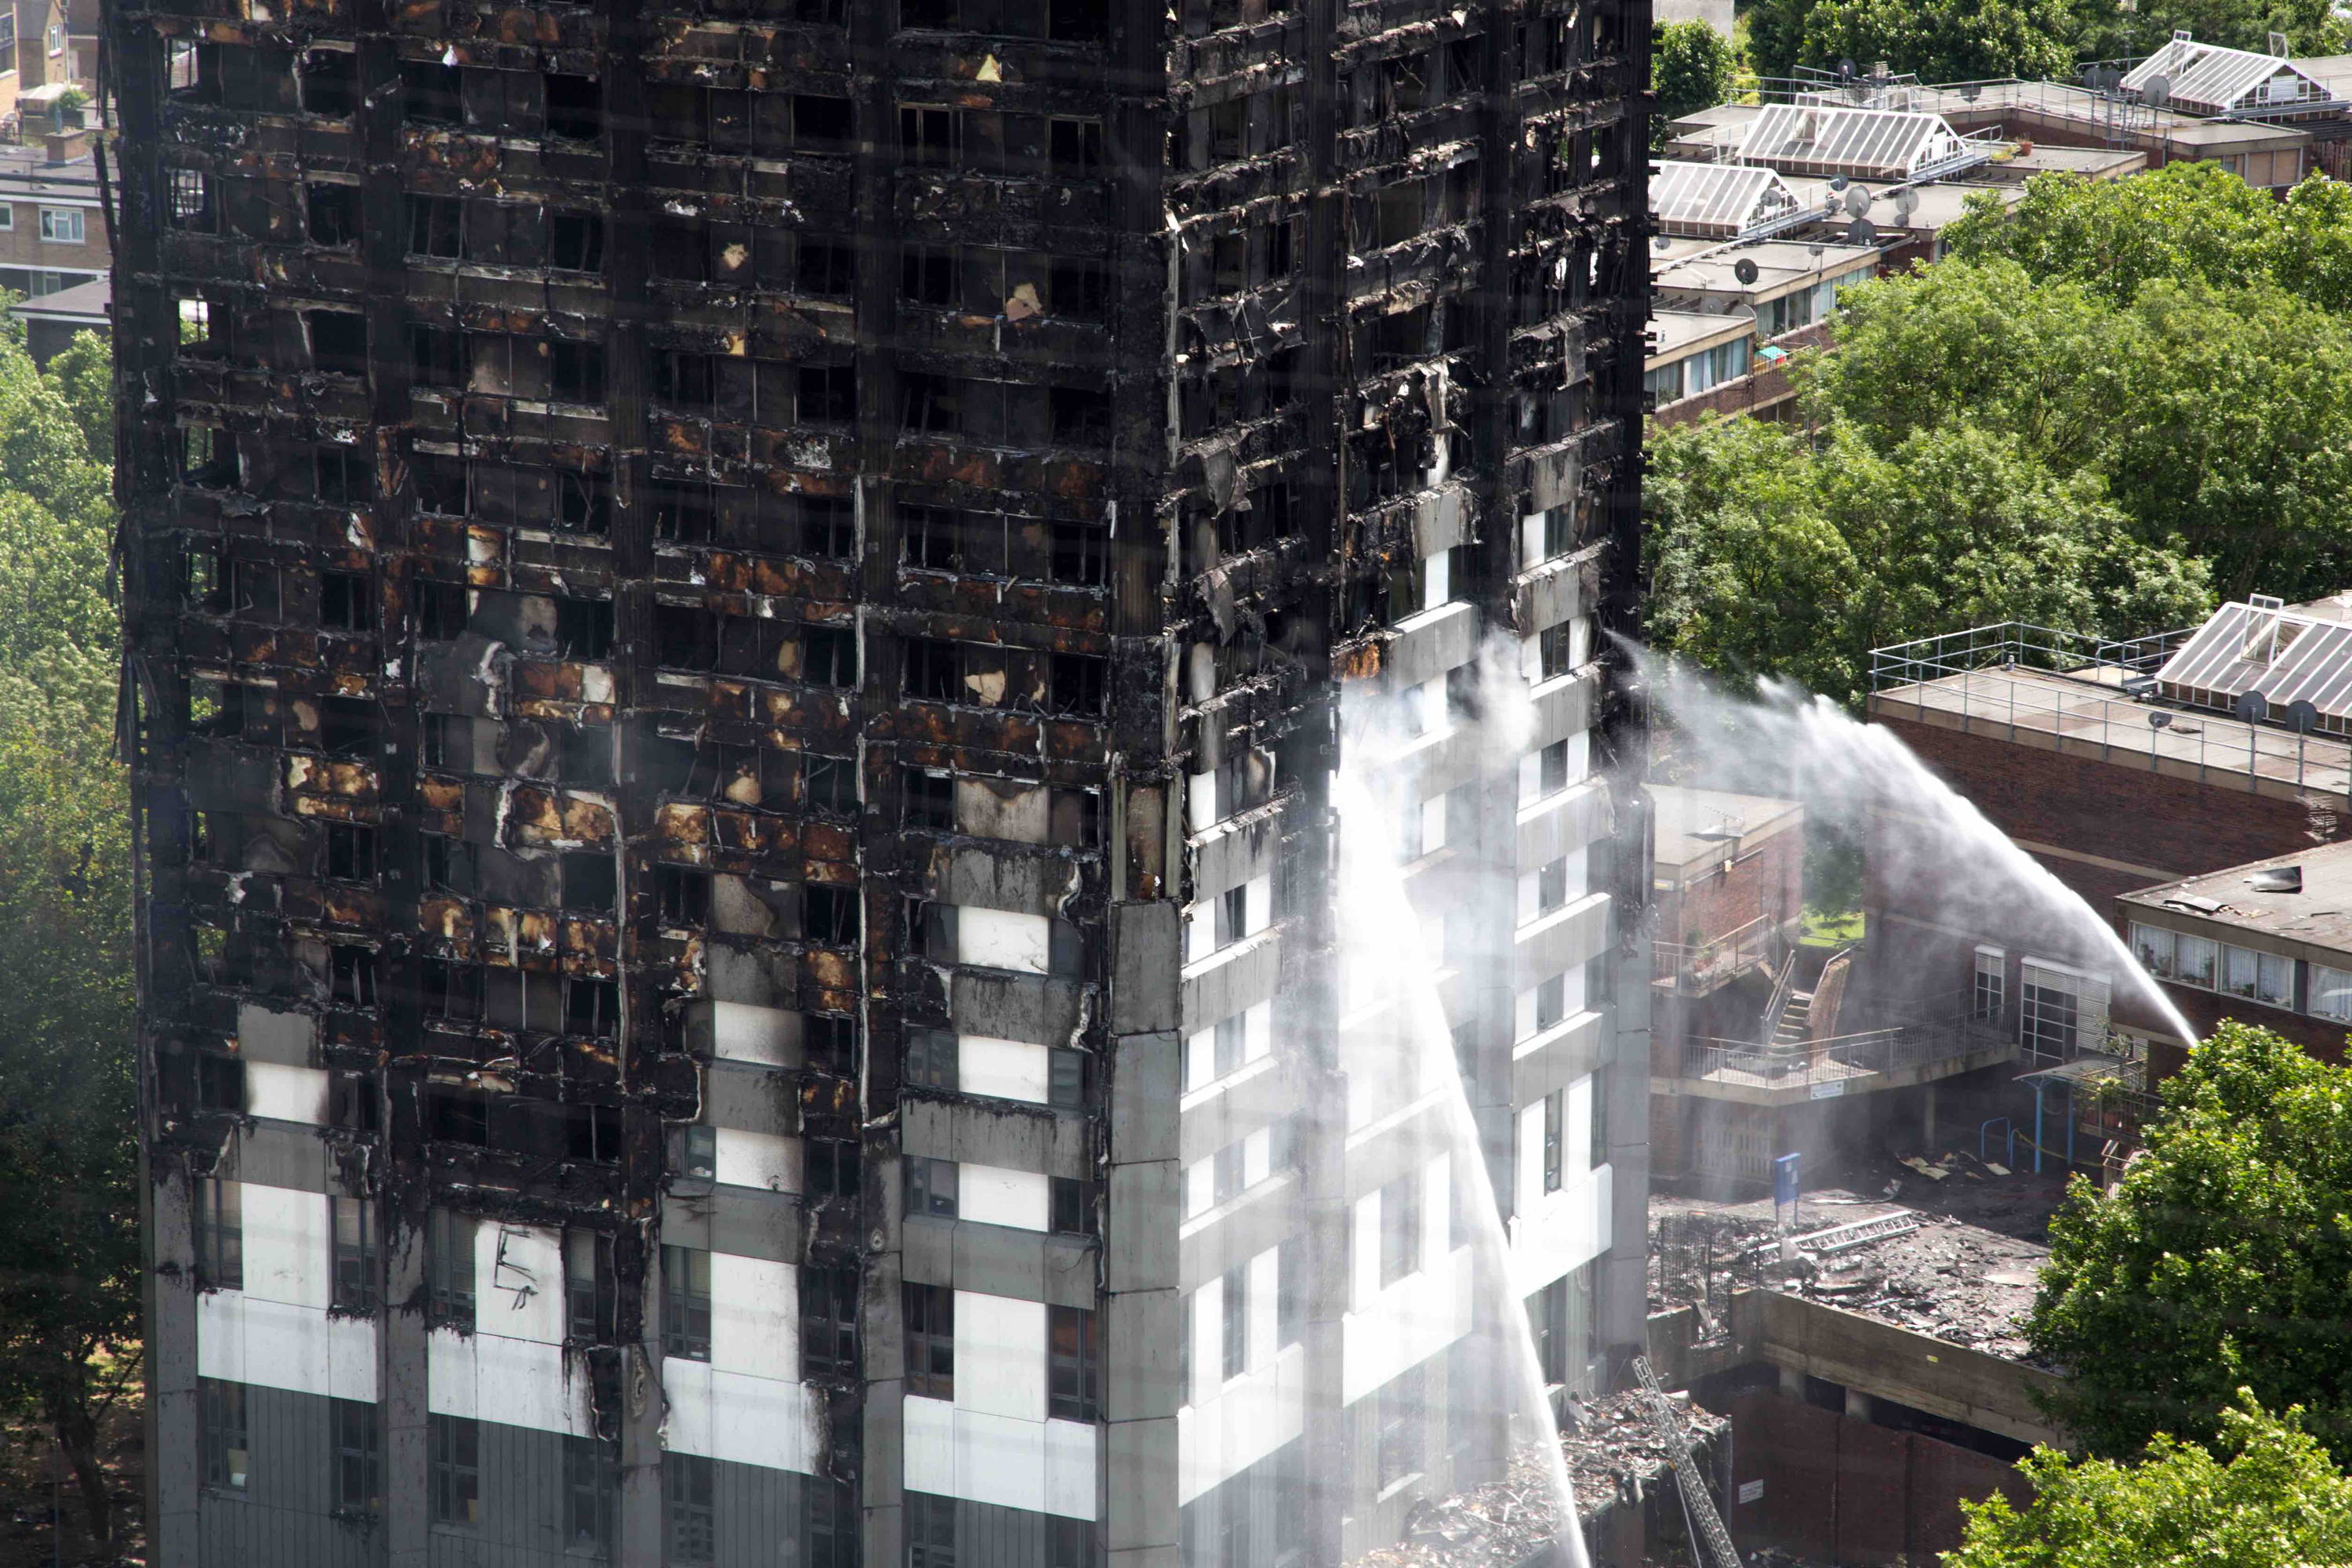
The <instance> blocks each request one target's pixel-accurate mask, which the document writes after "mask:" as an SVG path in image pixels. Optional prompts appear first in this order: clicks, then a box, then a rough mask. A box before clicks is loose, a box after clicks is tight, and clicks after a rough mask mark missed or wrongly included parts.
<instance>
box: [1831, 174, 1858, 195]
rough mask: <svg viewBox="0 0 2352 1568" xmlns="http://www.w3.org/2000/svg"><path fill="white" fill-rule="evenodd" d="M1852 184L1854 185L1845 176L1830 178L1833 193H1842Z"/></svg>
mask: <svg viewBox="0 0 2352 1568" xmlns="http://www.w3.org/2000/svg"><path fill="white" fill-rule="evenodd" d="M1850 184H1853V181H1852V180H1849V179H1847V178H1846V177H1845V176H1844V175H1843V174H1832V175H1831V176H1830V189H1832V190H1833V191H1842V190H1843V189H1845V188H1846V187H1847V186H1848V185H1850Z"/></svg>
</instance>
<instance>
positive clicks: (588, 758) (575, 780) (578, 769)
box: [556, 724, 614, 859]
mask: <svg viewBox="0 0 2352 1568" xmlns="http://www.w3.org/2000/svg"><path fill="white" fill-rule="evenodd" d="M557 739H558V742H560V743H559V746H558V749H557V757H556V776H557V777H558V778H559V779H560V780H562V783H564V784H567V785H569V786H570V787H572V788H573V789H605V788H609V787H610V786H611V785H612V783H613V778H614V774H613V731H612V730H611V729H610V728H609V727H606V726H604V725H597V724H566V725H563V726H562V728H561V729H560V730H558V731H557ZM598 858H600V859H603V858H605V857H602V856H600V857H598Z"/></svg>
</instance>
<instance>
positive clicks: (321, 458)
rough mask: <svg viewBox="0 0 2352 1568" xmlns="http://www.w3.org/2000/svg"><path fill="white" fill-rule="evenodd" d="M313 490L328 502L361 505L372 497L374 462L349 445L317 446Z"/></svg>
mask: <svg viewBox="0 0 2352 1568" xmlns="http://www.w3.org/2000/svg"><path fill="white" fill-rule="evenodd" d="M314 481H315V485H316V490H315V493H316V495H317V496H318V499H319V500H320V501H321V502H323V503H325V504H327V505H329V506H363V505H365V504H366V503H367V502H368V501H370V500H373V499H375V464H374V463H373V462H372V461H370V460H369V458H368V457H367V455H366V454H365V453H363V452H360V451H356V450H354V449H353V448H352V447H319V448H318V449H317V453H316V468H315V472H314Z"/></svg>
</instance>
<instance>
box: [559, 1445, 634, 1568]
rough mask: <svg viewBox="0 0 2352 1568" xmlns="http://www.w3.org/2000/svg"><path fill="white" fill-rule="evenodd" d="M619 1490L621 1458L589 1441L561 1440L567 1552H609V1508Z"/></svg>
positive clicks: (604, 1553) (610, 1518)
mask: <svg viewBox="0 0 2352 1568" xmlns="http://www.w3.org/2000/svg"><path fill="white" fill-rule="evenodd" d="M620 1490H621V1457H620V1455H619V1454H618V1453H617V1452H616V1451H615V1450H614V1446H613V1445H611V1444H608V1443H604V1442H600V1441H598V1440H597V1439H596V1438H593V1437H575V1436H567V1437H565V1438H564V1439H563V1534H564V1544H565V1547H566V1549H567V1550H569V1551H572V1552H587V1553H590V1554H592V1555H594V1556H599V1557H602V1556H604V1555H606V1554H608V1553H610V1552H611V1551H612V1550H613V1504H614V1499H616V1498H617V1497H618V1496H619V1495H620Z"/></svg>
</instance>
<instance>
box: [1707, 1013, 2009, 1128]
mask: <svg viewBox="0 0 2352 1568" xmlns="http://www.w3.org/2000/svg"><path fill="white" fill-rule="evenodd" d="M2017 1052H2018V1046H2017V1035H2016V1031H2015V1030H2014V1029H2013V1028H2010V1027H2006V1026H2004V1023H2003V1020H2002V1019H2000V1018H1999V1017H1990V1018H1969V1017H1961V1018H1954V1019H1949V1020H1946V1021H1943V1022H1937V1023H1910V1024H1898V1025H1895V1026H1892V1027H1887V1028H1880V1029H1865V1030H1864V1031H1862V1032H1861V1033H1859V1034H1852V1035H1837V1036H1832V1037H1828V1038H1824V1039H1817V1040H1806V1041H1802V1042H1799V1043H1795V1044H1774V1045H1758V1044H1756V1043H1754V1042H1752V1041H1748V1040H1695V1041H1692V1042H1691V1043H1690V1044H1688V1045H1686V1046H1685V1047H1684V1049H1683V1061H1682V1075H1681V1077H1680V1079H1678V1080H1677V1081H1676V1082H1675V1085H1674V1086H1673V1088H1672V1089H1669V1090H1668V1092H1675V1093H1682V1094H1690V1095H1696V1096H1698V1097H1700V1098H1702V1099H1706V1100H1738V1101H1740V1102H1742V1103H1744V1104H1749V1105H1775V1106H1778V1105H1789V1104H1793V1103H1795V1102H1797V1101H1800V1100H1835V1099H1839V1098H1841V1097H1843V1096H1845V1095H1849V1094H1873V1093H1876V1092H1878V1091H1879V1090H1882V1089H1900V1088H1903V1087H1905V1086H1906V1085H1909V1084H1916V1083H1931V1082H1934V1081H1935V1080H1937V1079H1945V1078H1951V1077H1954V1076H1955V1075H1957V1074H1959V1073H1964V1072H1974V1071H1975V1070H1977V1069H1978V1068H1985V1067H1990V1066H1993V1065H1994V1064H1996V1063H1999V1062H2005V1061H2013V1060H2015V1059H2016V1058H2017Z"/></svg>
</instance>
